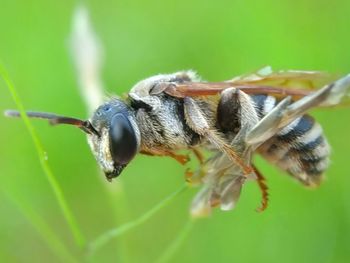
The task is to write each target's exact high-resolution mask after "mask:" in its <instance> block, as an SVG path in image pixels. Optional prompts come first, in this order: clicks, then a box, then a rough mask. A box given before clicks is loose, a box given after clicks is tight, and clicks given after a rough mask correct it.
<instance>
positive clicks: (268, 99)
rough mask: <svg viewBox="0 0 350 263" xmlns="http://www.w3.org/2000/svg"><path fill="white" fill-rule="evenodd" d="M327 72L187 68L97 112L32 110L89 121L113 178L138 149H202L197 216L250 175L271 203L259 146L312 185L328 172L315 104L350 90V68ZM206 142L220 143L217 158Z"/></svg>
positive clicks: (193, 175)
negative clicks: (221, 72)
mask: <svg viewBox="0 0 350 263" xmlns="http://www.w3.org/2000/svg"><path fill="white" fill-rule="evenodd" d="M325 79H326V78H325V77H324V75H323V74H321V73H320V72H309V71H277V72H273V71H272V70H271V68H270V67H266V68H263V69H262V70H260V71H258V72H256V73H252V74H247V75H243V76H239V77H236V78H234V79H231V80H228V81H224V82H205V81H202V80H201V79H200V78H199V77H198V76H197V75H196V74H195V73H194V72H193V71H182V72H177V73H173V74H160V75H156V76H153V77H150V78H147V79H145V80H142V81H140V82H138V83H137V84H136V85H135V86H134V87H133V88H132V89H131V90H130V92H129V93H128V97H127V98H126V99H119V98H112V99H110V100H109V101H107V102H105V103H104V104H103V105H101V106H99V107H98V108H97V109H96V110H95V112H94V113H93V115H92V117H91V118H90V119H88V120H81V119H76V118H72V117H65V116H59V115H56V114H52V113H43V112H27V116H28V117H32V118H42V119H47V120H49V122H50V123H51V124H54V125H56V124H69V125H73V126H76V127H78V128H80V129H81V130H83V131H84V132H85V133H86V134H87V139H88V143H89V145H90V147H91V150H92V153H93V154H94V156H95V158H96V160H97V162H98V163H99V166H100V167H101V169H102V171H103V172H104V174H105V176H106V178H107V179H108V180H109V181H111V180H112V179H113V178H115V177H118V176H119V175H120V174H121V172H122V171H123V169H125V168H126V167H127V165H128V164H129V163H130V162H131V161H132V160H133V159H134V157H135V155H136V154H138V153H141V154H146V155H152V156H169V157H172V158H174V159H176V160H177V161H178V162H180V163H181V164H185V163H186V162H187V161H188V156H187V155H183V154H179V153H178V152H179V151H180V150H189V151H192V152H193V153H194V154H195V156H197V158H198V160H199V163H200V165H199V168H198V170H197V171H195V172H189V173H187V181H188V182H190V183H192V184H193V185H196V184H201V185H203V187H202V189H201V190H200V191H199V193H198V194H197V195H196V197H195V198H194V200H193V203H192V207H191V212H192V214H193V215H195V216H202V215H207V214H209V213H210V212H211V210H212V208H213V207H216V206H220V207H221V209H222V210H231V209H233V208H234V207H235V205H236V203H237V201H238V198H239V196H240V192H241V189H242V186H243V185H244V183H245V182H246V181H247V180H256V181H257V182H258V185H259V186H260V189H261V192H262V201H261V202H262V203H261V206H260V207H259V209H258V210H259V211H262V210H264V209H265V208H266V207H267V202H268V193H267V189H268V188H267V185H266V180H265V178H264V176H263V175H262V173H261V172H259V171H258V169H257V168H256V167H255V166H254V164H253V156H254V155H255V154H259V155H261V156H262V157H263V158H265V159H266V160H267V161H268V162H270V163H272V164H273V165H275V166H277V167H279V168H280V169H281V170H283V171H285V172H286V173H288V174H289V175H291V176H292V177H294V178H295V179H297V180H298V181H300V182H301V183H302V184H304V185H306V186H311V187H313V186H317V185H319V184H320V182H321V181H322V178H323V174H324V172H325V171H326V169H327V168H328V166H329V154H330V146H329V143H328V142H327V139H326V137H325V135H324V134H323V131H322V127H321V125H320V124H318V123H317V122H316V121H315V120H314V119H313V118H312V117H311V116H310V115H308V111H310V110H311V109H312V108H317V107H329V106H334V105H338V104H340V103H343V102H344V101H345V100H346V99H348V98H349V95H350V92H349V90H350V75H347V76H345V77H343V78H341V79H339V80H337V81H335V82H332V83H331V84H328V85H323V84H324V83H322V82H325ZM320 85H321V86H322V88H319V86H320ZM318 88H319V89H318ZM6 115H7V116H19V115H20V114H19V112H17V111H7V112H6ZM203 149H204V150H207V151H209V152H211V153H212V154H211V156H210V157H209V158H208V159H207V160H204V157H203V155H202V153H201V151H202V150H203Z"/></svg>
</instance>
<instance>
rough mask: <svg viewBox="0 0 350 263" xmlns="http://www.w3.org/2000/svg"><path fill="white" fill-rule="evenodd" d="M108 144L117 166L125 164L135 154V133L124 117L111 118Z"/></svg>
mask: <svg viewBox="0 0 350 263" xmlns="http://www.w3.org/2000/svg"><path fill="white" fill-rule="evenodd" d="M109 143H110V148H111V154H112V158H113V160H114V161H115V162H116V164H118V165H122V164H127V163H128V162H130V161H131V159H132V158H133V157H134V156H135V154H136V152H137V140H136V135H135V131H134V129H133V128H132V126H131V124H130V121H129V120H128V118H127V117H126V116H124V115H123V114H121V113H119V114H116V115H115V116H113V118H112V121H111V126H110V128H109Z"/></svg>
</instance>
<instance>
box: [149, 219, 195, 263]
mask: <svg viewBox="0 0 350 263" xmlns="http://www.w3.org/2000/svg"><path fill="white" fill-rule="evenodd" d="M194 222H195V220H194V219H193V218H189V219H188V221H187V223H186V224H185V225H184V227H183V228H182V229H181V231H180V232H179V233H178V235H177V237H176V238H175V239H174V241H173V242H171V243H170V244H169V246H168V247H167V248H166V249H165V250H164V252H163V254H161V255H160V257H159V258H158V259H157V260H156V261H155V262H156V263H165V262H168V261H169V260H170V259H171V258H172V257H173V256H174V254H175V253H176V252H177V251H178V250H179V248H180V247H181V245H182V244H183V243H184V241H185V240H186V238H187V236H188V235H189V233H190V231H191V229H192V228H193V225H194Z"/></svg>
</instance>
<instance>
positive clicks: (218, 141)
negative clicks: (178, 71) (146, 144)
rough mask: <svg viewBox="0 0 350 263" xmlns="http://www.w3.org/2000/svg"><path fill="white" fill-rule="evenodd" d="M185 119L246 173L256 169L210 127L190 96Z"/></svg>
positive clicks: (185, 104)
mask: <svg viewBox="0 0 350 263" xmlns="http://www.w3.org/2000/svg"><path fill="white" fill-rule="evenodd" d="M184 111H185V119H186V123H187V124H188V126H189V127H190V128H191V129H192V130H193V131H194V132H196V133H198V134H199V135H201V136H204V137H206V138H207V139H208V140H209V142H210V143H211V144H212V145H214V146H216V148H217V149H219V150H220V151H222V152H224V153H226V154H227V156H228V157H229V158H230V159H231V160H232V161H233V162H235V163H237V164H238V165H239V166H240V167H241V169H242V170H243V172H244V174H245V175H249V174H251V173H253V172H254V170H253V169H252V168H251V167H250V166H249V165H246V164H245V163H244V161H243V159H242V158H241V157H240V156H239V155H238V154H237V153H236V152H235V151H234V150H233V149H232V147H231V146H230V145H229V144H227V143H226V142H225V141H224V140H223V139H222V138H221V137H220V136H219V134H217V133H216V132H215V131H214V130H212V129H210V126H209V123H208V121H207V120H206V118H205V116H204V115H203V113H202V111H201V109H200V107H199V106H198V105H197V104H196V102H195V100H193V99H192V98H190V97H185V98H184Z"/></svg>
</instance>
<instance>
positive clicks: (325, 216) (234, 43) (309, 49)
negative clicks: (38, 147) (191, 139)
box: [0, 0, 350, 263]
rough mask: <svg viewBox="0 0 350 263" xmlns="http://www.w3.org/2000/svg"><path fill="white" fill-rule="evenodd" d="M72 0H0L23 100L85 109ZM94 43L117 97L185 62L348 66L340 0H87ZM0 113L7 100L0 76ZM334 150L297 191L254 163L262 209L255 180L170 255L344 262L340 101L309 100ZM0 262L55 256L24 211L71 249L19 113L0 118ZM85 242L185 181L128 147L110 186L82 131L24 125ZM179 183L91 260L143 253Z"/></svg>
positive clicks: (346, 196)
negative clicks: (31, 130)
mask: <svg viewBox="0 0 350 263" xmlns="http://www.w3.org/2000/svg"><path fill="white" fill-rule="evenodd" d="M77 4H78V3H77V2H74V1H47V0H35V1H34V0H33V1H24V0H22V1H14V0H0V58H1V60H2V63H3V64H4V65H5V66H6V67H7V69H8V71H9V73H10V75H11V77H12V79H13V80H14V82H15V84H16V87H17V89H18V92H19V95H20V96H21V98H22V100H23V103H24V105H25V108H26V109H33V110H34V109H35V110H43V111H51V112H57V113H61V114H66V115H71V116H76V117H82V118H85V117H86V111H85V106H84V103H83V101H82V98H81V97H80V94H79V91H78V89H77V83H76V76H75V72H74V67H73V65H72V61H71V59H70V57H69V54H68V35H69V32H70V26H71V19H72V14H73V12H74V9H75V8H76V6H77ZM86 5H87V7H88V8H89V10H90V13H91V19H92V22H93V24H94V28H95V30H96V31H97V32H98V35H99V36H100V38H101V40H102V42H103V44H104V47H105V65H104V68H103V81H104V83H105V85H106V87H107V89H108V92H109V93H111V94H113V93H117V94H121V93H123V92H127V91H128V90H129V89H130V87H131V86H132V85H133V84H134V83H135V82H137V81H139V80H140V79H142V78H145V77H148V76H150V75H154V74H156V73H165V72H173V71H177V70H181V69H194V70H197V71H198V73H199V74H200V75H201V76H203V78H205V79H208V80H212V81H219V80H224V79H228V78H231V77H233V76H235V75H238V74H242V73H245V72H250V71H252V70H255V69H258V68H260V67H261V66H264V65H266V64H269V65H272V66H273V67H274V68H277V69H305V70H326V71H329V72H332V73H337V74H345V73H349V72H350V31H349V28H350V20H349V13H350V1H348V0H337V1H333V2H332V3H331V2H330V1H324V0H317V1H316V0H310V1H301V0H294V1H277V0H267V1H252V0H247V1H237V0H236V1H232V0H231V1H221V0H218V1H200V0H195V1H185V0H178V1H160V0H159V1H127V0H120V1H101V0H100V1H86ZM0 88H1V89H0V110H1V111H3V110H4V109H7V108H15V105H14V102H13V100H12V98H11V96H10V93H9V92H8V90H7V89H6V87H5V85H4V83H3V82H2V81H1V82H0ZM314 115H315V116H316V117H317V119H318V120H319V122H320V123H322V124H323V127H324V130H325V133H326V134H327V136H328V138H329V141H330V143H331V144H332V146H333V154H332V165H331V167H330V169H329V172H328V174H327V180H326V181H325V182H324V183H323V185H322V186H321V187H320V188H319V189H317V190H312V191H311V190H308V189H305V188H304V187H303V186H301V185H299V184H298V183H297V182H295V181H294V180H292V179H291V178H289V177H287V176H285V175H283V174H282V173H281V172H279V171H278V170H277V169H275V168H274V167H271V166H269V165H268V164H267V163H265V162H264V161H262V160H261V159H258V160H257V162H258V166H259V167H260V169H261V170H262V171H263V173H264V174H265V175H266V176H267V179H268V183H269V187H270V197H271V202H270V206H269V208H268V210H267V211H266V212H264V213H262V214H259V213H256V212H255V211H254V209H255V208H256V207H257V206H258V204H259V202H260V193H259V191H258V188H257V186H256V184H254V183H248V184H246V185H245V187H244V190H243V193H242V198H241V200H240V202H239V204H238V207H237V208H236V210H234V211H232V212H221V211H215V212H214V214H213V215H212V217H210V218H208V219H203V220H200V221H198V222H197V223H196V224H195V226H194V229H193V230H192V231H191V233H190V235H189V236H188V238H187V239H186V241H185V242H184V243H183V245H182V246H181V248H180V250H179V251H178V252H177V253H176V254H175V255H174V257H173V258H172V260H171V261H172V262H214V261H215V262H280V261H283V262H286V263H287V262H350V249H349V243H350V191H349V186H350V175H349V168H348V165H349V153H348V151H349V146H350V142H349V140H350V139H349V134H350V111H349V109H338V110H322V111H321V110H319V111H317V112H315V113H314ZM0 123H1V124H0V125H1V126H0V127H1V132H0V134H1V136H0V190H1V192H0V218H1V219H0V261H1V262H46V261H49V260H50V262H59V261H60V260H59V259H58V258H57V255H55V254H53V253H52V251H51V250H50V249H49V248H48V246H47V244H46V243H45V241H44V240H43V239H42V238H41V236H40V235H39V234H38V233H39V232H38V231H37V230H36V229H35V228H34V227H33V226H32V224H31V223H30V221H29V220H28V218H26V217H25V216H24V214H23V211H24V210H23V207H27V208H28V207H29V208H30V209H33V210H34V211H36V213H37V214H39V215H40V216H41V217H42V218H43V219H44V220H45V222H46V223H48V224H49V225H50V226H51V227H52V228H53V229H54V230H55V232H56V233H57V235H58V236H59V238H60V239H61V240H62V241H63V242H64V243H65V244H66V246H67V247H68V248H69V249H70V250H71V251H72V253H73V254H74V255H75V256H76V257H77V258H81V252H80V251H79V249H78V248H77V247H76V245H75V244H74V242H73V240H72V237H71V234H70V232H69V230H68V227H67V224H66V222H65V220H64V218H63V216H62V213H61V211H60V209H59V207H58V205H57V202H56V199H55V197H54V195H53V193H52V190H51V188H50V185H49V184H48V181H47V179H46V177H45V174H44V173H43V171H42V169H41V167H40V163H39V161H38V158H37V154H36V152H35V148H34V146H33V142H32V140H31V138H30V136H29V135H28V132H27V131H26V129H25V126H24V124H23V122H22V121H19V120H10V119H5V118H4V117H3V116H0ZM32 123H33V125H34V126H35V128H36V129H37V131H38V134H39V136H40V139H41V141H42V143H43V144H44V147H45V149H46V151H47V153H48V157H49V163H50V166H51V168H52V170H53V172H54V174H55V176H56V177H57V179H58V181H59V183H60V185H61V187H62V189H63V191H64V194H65V195H66V197H67V200H68V202H69V205H70V207H71V208H72V210H73V213H74V215H75V216H76V218H77V221H78V223H79V226H80V227H81V229H82V231H83V233H84V235H85V236H86V238H87V239H88V240H93V239H94V238H96V237H97V236H98V235H99V234H101V233H103V232H104V231H106V230H107V229H110V228H112V227H114V226H117V225H119V224H120V223H122V222H128V221H129V220H131V219H133V218H136V217H137V216H138V215H140V214H142V213H144V212H145V211H147V210H148V209H149V208H150V207H152V206H153V205H154V204H156V203H157V202H159V201H160V200H162V199H163V198H164V197H165V196H167V195H168V194H169V193H171V192H173V191H175V190H176V189H178V188H179V187H180V186H181V185H182V184H183V181H184V176H183V174H184V168H183V167H181V166H180V165H178V164H177V163H176V162H175V161H173V160H170V159H166V158H159V157H147V156H138V157H137V158H136V159H135V160H134V161H133V162H132V163H131V164H130V165H129V166H128V168H127V169H126V170H125V171H124V172H123V175H122V176H121V177H120V178H119V179H118V180H120V181H121V182H122V184H123V188H124V191H125V197H123V198H122V197H120V196H118V195H116V194H115V192H116V189H115V188H117V187H119V184H118V183H115V182H114V183H112V184H110V183H108V182H107V181H105V180H104V178H103V177H102V175H101V174H99V172H98V168H97V166H96V162H95V161H94V159H93V157H92V154H91V153H90V150H89V148H88V145H87V143H86V138H85V136H84V135H83V134H82V133H81V132H80V131H79V130H77V129H74V128H70V127H57V128H52V127H49V126H48V125H47V123H45V122H41V121H33V122H32ZM196 191H197V189H191V190H189V191H187V192H186V193H185V194H183V195H181V196H179V197H178V198H176V200H175V201H174V202H173V203H171V204H170V205H168V206H167V207H166V208H164V209H163V210H162V211H160V212H159V213H158V214H157V215H156V216H155V217H153V218H152V219H151V220H149V221H148V222H147V223H145V224H144V225H142V226H141V227H139V228H136V229H134V230H132V231H131V232H129V233H128V234H126V235H124V236H122V237H121V238H118V239H116V240H114V241H113V242H111V243H110V244H108V245H107V246H106V247H104V248H103V249H102V250H101V251H99V252H98V253H97V254H96V256H95V260H96V261H98V262H153V261H154V259H156V258H157V257H158V256H159V255H160V254H161V253H162V251H164V249H165V248H166V247H167V245H168V244H169V243H170V242H171V241H172V240H174V238H175V237H176V236H177V235H178V233H179V231H180V229H181V228H182V227H183V225H184V224H185V223H186V222H187V220H188V208H189V204H190V201H191V199H192V197H193V196H194V194H195V192H196Z"/></svg>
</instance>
